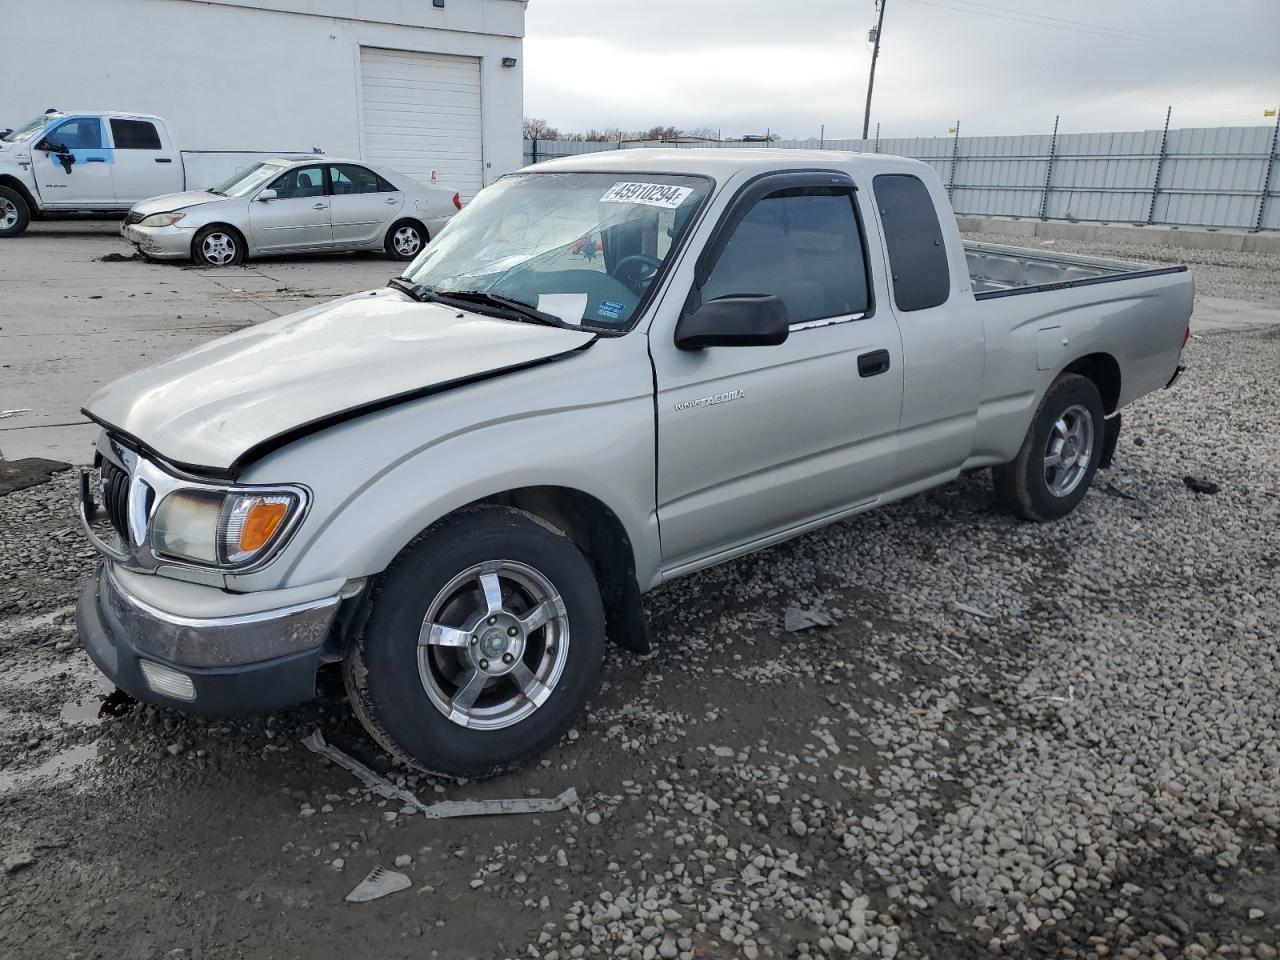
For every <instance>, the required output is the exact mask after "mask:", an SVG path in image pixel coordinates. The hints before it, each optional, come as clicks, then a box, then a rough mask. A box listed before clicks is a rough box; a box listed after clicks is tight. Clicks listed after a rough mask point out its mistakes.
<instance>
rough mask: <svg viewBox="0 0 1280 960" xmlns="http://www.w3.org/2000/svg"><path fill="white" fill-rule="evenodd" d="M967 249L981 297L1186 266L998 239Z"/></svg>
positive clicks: (975, 292)
mask: <svg viewBox="0 0 1280 960" xmlns="http://www.w3.org/2000/svg"><path fill="white" fill-rule="evenodd" d="M964 253H965V259H966V260H968V262H969V278H970V280H971V281H972V286H973V295H974V297H975V298H976V299H978V300H990V299H993V298H995V297H1010V296H1015V295H1017V294H1020V293H1035V292H1038V291H1042V290H1061V289H1064V288H1067V287H1077V286H1085V285H1087V284H1093V283H1109V282H1111V281H1113V280H1127V279H1130V278H1133V277H1151V276H1159V275H1160V274H1164V273H1179V272H1181V271H1184V270H1186V269H1187V268H1186V267H1185V266H1174V267H1157V266H1153V265H1151V264H1148V263H1135V262H1132V261H1128V260H1107V259H1104V258H1102V257H1086V256H1081V255H1078V254H1070V253H1049V252H1046V251H1041V250H1030V249H1027V248H1025V247H1010V246H1004V245H1003V244H995V243H966V244H965V245H964Z"/></svg>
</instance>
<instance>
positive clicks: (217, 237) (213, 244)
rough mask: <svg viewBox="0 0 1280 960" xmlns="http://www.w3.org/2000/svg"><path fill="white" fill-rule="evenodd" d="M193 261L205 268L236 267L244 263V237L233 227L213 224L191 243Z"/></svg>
mask: <svg viewBox="0 0 1280 960" xmlns="http://www.w3.org/2000/svg"><path fill="white" fill-rule="evenodd" d="M191 259H192V260H194V261H195V262H196V263H198V264H200V265H201V266H205V267H234V266H236V265H237V264H239V263H243V262H244V237H242V236H240V233H239V231H236V230H233V229H232V228H231V227H227V226H223V225H222V224H220V223H215V224H211V225H210V226H207V227H205V228H203V229H202V230H200V231H199V232H198V233H197V234H196V237H195V239H194V240H192V241H191Z"/></svg>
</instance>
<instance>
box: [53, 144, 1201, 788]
mask: <svg viewBox="0 0 1280 960" xmlns="http://www.w3.org/2000/svg"><path fill="white" fill-rule="evenodd" d="M1191 305H1192V279H1191V275H1190V273H1188V272H1187V270H1186V268H1185V267H1165V268H1154V267H1148V266H1144V265H1142V264H1133V263H1123V262H1117V261H1111V260H1099V259H1093V258H1089V257H1075V256H1064V255H1051V254H1045V253H1042V252H1039V251H1031V250H1019V249H1016V248H1012V247H996V246H981V245H968V246H966V244H964V242H963V241H962V240H961V237H960V234H959V232H958V231H957V229H956V224H955V218H954V217H953V216H952V213H951V209H950V206H949V204H948V202H947V197H946V192H945V190H944V189H943V186H942V184H941V182H940V181H939V179H938V177H937V175H936V174H935V173H934V172H933V170H932V169H931V168H929V167H928V166H925V165H924V164H921V163H917V162H915V161H911V160H904V159H899V158H895V157H886V156H872V155H859V154H844V153H834V152H801V151H790V150H782V151H780V150H742V151H735V150H639V151H608V152H606V153H599V154H594V155H592V156H589V157H572V158H564V159H561V160H556V161H551V162H549V163H544V164H540V165H538V166H535V167H530V168H527V169H525V170H523V171H521V172H519V173H517V174H513V175H511V176H508V177H504V178H503V179H501V180H499V181H498V182H497V183H496V184H494V185H493V186H491V187H489V188H487V189H485V190H484V191H483V192H481V193H480V195H479V196H478V197H477V198H476V199H475V201H474V202H472V203H471V204H470V205H468V206H467V207H466V208H465V209H464V210H463V211H462V212H461V213H459V214H458V215H457V216H456V217H455V218H454V219H453V220H452V221H451V222H450V223H449V225H448V226H447V227H446V228H445V229H444V230H443V231H442V232H441V233H440V235H439V236H438V237H437V238H436V239H435V240H434V242H432V244H431V245H430V246H429V247H427V248H426V250H424V251H423V253H422V254H421V255H419V257H418V258H417V259H416V260H415V261H414V262H413V264H412V265H411V266H410V267H409V268H408V270H407V271H406V273H405V275H404V276H403V277H398V278H396V279H394V280H392V281H391V284H390V286H389V287H388V288H386V289H381V290H371V291H366V292H364V293H359V294H355V295H353V296H349V297H346V298H344V299H341V300H338V301H335V302H333V303H330V304H326V305H323V306H317V307H314V308H312V309H309V310H306V311H303V312H302V313H297V314H293V315H291V316H285V317H280V318H279V319H276V320H272V321H268V322H266V323H261V324H256V325H255V326H253V327H252V328H250V329H246V330H243V331H240V332H237V333H234V334H231V335H230V336H227V337H223V338H222V339H220V340H215V341H213V342H211V343H208V344H205V345H203V346H201V347H198V348H196V349H195V350H192V351H191V352H189V353H186V354H183V355H181V356H178V357H174V358H173V359H169V360H165V361H162V362H160V363H156V364H153V365H152V366H149V367H146V368H144V369H141V370H138V371H137V372H135V373H132V374H130V375H128V376H126V377H124V378H122V379H120V380H118V381H117V382H115V383H113V384H111V385H110V386H108V387H106V388H105V389H103V390H102V391H100V392H99V393H98V394H97V395H96V396H94V397H93V398H92V399H91V400H89V402H88V404H87V406H86V409H85V412H86V413H87V415H88V416H89V417H91V418H93V419H94V420H95V421H97V422H98V423H100V424H101V425H102V427H103V433H102V435H101V439H100V441H99V444H98V455H97V463H96V467H97V469H98V471H99V472H100V478H96V479H95V478H94V476H93V474H92V473H90V472H86V473H85V474H84V475H83V477H82V483H81V514H82V520H83V524H84V527H85V530H86V532H87V533H88V535H89V537H90V538H91V540H92V541H93V543H94V544H95V545H96V547H97V549H98V550H99V551H100V552H101V554H102V558H103V561H102V564H101V567H100V569H99V571H98V572H97V574H96V575H95V576H94V577H93V578H92V580H91V581H90V582H89V583H88V584H87V585H86V587H85V590H84V592H83V594H82V596H81V599H80V603H79V606H78V622H79V629H80V636H81V639H82V642H83V643H84V645H85V647H86V648H87V650H88V652H89V655H90V656H91V657H92V659H93V660H94V662H96V663H97V664H98V666H99V667H101V669H102V670H103V671H104V672H105V673H106V674H107V675H108V676H109V677H111V678H112V679H113V680H114V681H115V682H116V683H117V684H118V685H119V686H120V687H122V688H124V689H125V690H127V691H128V692H129V693H132V694H133V695H135V696H137V697H140V698H142V699H145V700H148V701H150V702H153V703H158V704H164V705H168V706H172V707H175V708H177V709H181V710H187V711H192V712H196V713H206V714H220V713H237V712H240V713H243V712H254V711H263V710H271V709H275V708H278V707H282V706H285V705H288V704H292V703H297V702H300V701H303V700H306V699H309V698H310V697H312V696H314V695H315V692H316V682H317V675H318V673H319V672H320V671H323V670H330V669H340V670H341V671H342V675H343V677H344V678H345V682H346V688H347V692H348V695H349V698H350V701H351V703H352V706H353V707H354V708H355V710H356V712H357V714H358V715H359V717H360V718H361V720H362V721H363V722H364V724H365V725H366V727H367V729H368V730H369V731H370V732H371V733H372V735H373V736H374V737H375V738H376V739H377V741H378V742H379V743H381V744H382V745H383V746H384V747H385V748H386V749H388V750H389V751H391V752H392V753H394V754H395V755H396V756H398V757H400V758H401V759H402V760H404V761H405V762H407V763H410V764H413V765H415V766H418V767H421V768H428V769H433V770H439V771H444V772H447V773H451V774H457V775H467V776H476V775H484V774H489V773H493V772H496V771H499V770H502V769H505V768H507V767H510V766H512V765H513V764H516V763H519V762H521V761H523V760H526V759H528V758H530V757H532V756H534V755H535V754H537V753H538V752H539V751H541V750H543V749H544V748H546V747H547V746H548V745H549V744H551V743H553V742H554V741H555V740H556V739H557V738H558V737H560V736H561V735H562V734H564V732H565V731H566V730H567V729H568V728H569V726H570V725H571V724H572V723H573V721H574V718H575V717H576V716H577V715H578V713H579V711H580V710H581V709H582V707H583V705H584V704H585V702H586V701H587V699H588V697H590V696H591V694H592V693H593V691H594V690H595V689H596V686H597V684H598V683H599V680H600V675H601V664H602V658H603V655H604V648H605V640H606V637H608V638H610V639H612V640H613V641H614V642H616V643H618V644H621V645H622V646H624V647H626V648H629V649H632V650H637V651H643V650H646V649H648V643H649V640H648V636H647V632H646V628H645V623H644V616H643V611H642V607H641V599H640V598H641V595H642V594H643V593H644V592H645V591H647V590H652V589H653V588H655V587H657V586H659V585H660V584H662V583H664V582H666V581H668V580H670V579H671V578H673V577H678V576H681V575H682V574H687V573H690V572H692V571H695V570H699V569H701V568H703V567H707V566H709V565H711V564H715V563H720V562H723V561H725V560H729V559H730V558H732V557H736V556H740V555H742V554H745V553H748V552H750V551H753V550H759V549H761V548H762V547H767V546H769V545H770V544H774V543H778V542H779V541H781V540H784V539H786V538H788V537H794V536H796V535H798V534H802V533H804V532H805V531H807V530H812V529H814V528H815V527H818V526H821V525H822V524H828V523H832V522H835V521H838V520H841V519H844V518H847V517H851V516H853V515H854V514H857V513H859V512H861V511H864V510H869V509H871V508H873V507H878V506H882V505H883V504H886V503H889V502H891V501H893V500H897V499H899V498H901V497H906V496H909V495H911V494H913V493H917V492H919V491H921V490H926V489H928V488H930V487H934V486H937V485H938V484H942V483H946V482H948V481H950V480H953V479H955V478H956V477H957V476H958V475H959V474H960V473H961V472H962V471H966V470H974V469H977V468H983V467H990V468H993V469H994V475H995V486H996V490H997V491H998V493H999V495H1000V498H1001V500H1002V501H1003V502H1004V503H1006V504H1007V505H1008V507H1009V508H1010V509H1011V510H1012V511H1013V512H1015V513H1016V514H1017V515H1019V516H1021V517H1024V518H1026V519H1029V520H1050V519H1055V518H1060V517H1063V516H1065V515H1067V514H1068V513H1070V512H1071V511H1072V510H1073V509H1074V508H1075V507H1076V506H1077V504H1079V503H1080V501H1081V499H1082V498H1083V497H1084V496H1085V493H1086V491H1087V490H1088V489H1089V485H1090V482H1091V480H1092V479H1093V476H1094V471H1096V470H1097V469H1098V468H1099V467H1101V466H1106V465H1107V464H1108V461H1109V459H1110V456H1111V452H1112V450H1113V449H1114V446H1115V441H1116V436H1117V433H1118V431H1119V429H1120V411H1121V410H1122V409H1123V408H1124V407H1125V405H1127V404H1129V403H1131V402H1132V401H1134V400H1136V399H1137V398H1139V397H1141V396H1142V395H1143V394H1146V393H1149V392H1150V391H1152V390H1155V389H1157V388H1160V387H1163V386H1166V385H1168V384H1170V383H1171V382H1172V381H1173V379H1174V378H1175V377H1176V376H1177V374H1178V371H1179V370H1180V369H1181V366H1180V358H1181V354H1182V348H1183V346H1184V344H1185V342H1186V337H1187V331H1188V322H1189V319H1190V315H1191Z"/></svg>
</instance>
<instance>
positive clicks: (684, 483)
mask: <svg viewBox="0 0 1280 960" xmlns="http://www.w3.org/2000/svg"><path fill="white" fill-rule="evenodd" d="M859 196H860V195H859V194H856V193H855V192H854V189H853V183H852V181H850V180H849V179H848V178H847V177H845V176H844V175H842V174H834V173H833V174H826V173H822V174H808V173H806V174H781V175H775V176H773V177H768V178H764V179H762V180H760V181H757V182H756V183H755V184H754V185H753V186H751V187H749V188H747V189H745V190H744V191H743V192H742V193H741V194H739V196H738V197H737V198H736V199H735V201H734V203H733V205H731V207H730V208H729V210H728V211H726V213H725V215H724V217H723V218H722V220H721V221H720V225H719V226H718V227H717V231H718V233H714V234H712V236H711V238H710V240H709V241H708V243H707V245H706V247H704V251H703V257H705V258H706V261H705V262H704V261H703V260H699V263H698V267H697V277H698V279H696V280H695V282H694V290H693V291H692V292H691V296H690V298H689V301H688V302H687V303H686V305H685V307H684V310H690V309H693V308H696V306H698V305H699V303H705V302H709V301H711V300H714V299H716V298H717V297H721V296H727V295H735V294H771V295H773V296H776V297H778V298H779V299H780V300H782V302H783V304H784V305H785V306H786V308H787V314H788V319H789V320H790V329H789V332H788V336H787V339H786V340H785V341H784V342H783V343H781V344H778V345H774V346H715V347H706V348H703V349H698V350H681V349H679V348H677V347H676V345H675V343H674V337H673V333H674V325H672V326H671V327H670V328H668V329H665V330H663V329H660V328H659V326H658V324H656V323H655V326H654V328H653V330H651V333H650V351H651V354H652V358H653V365H654V372H655V377H656V381H657V407H658V409H657V419H658V497H657V499H658V522H659V528H660V531H661V540H662V562H663V569H664V572H666V573H667V574H676V573H681V572H685V571H687V570H689V569H695V568H697V567H699V566H704V565H706V564H708V563H713V562H717V561H719V560H722V559H726V558H727V557H729V556H732V555H734V554H736V553H741V552H745V551H747V550H750V549H754V548H755V547H756V546H758V545H760V544H761V543H763V542H768V541H769V540H770V539H771V538H772V539H776V538H781V537H782V536H786V535H788V534H789V533H792V532H795V531H796V530H798V529H801V528H803V527H804V525H806V524H809V523H816V522H819V521H822V520H824V519H829V518H831V517H833V516H835V515H838V514H839V513H841V512H843V511H846V510H849V509H852V508H855V507H858V506H861V505H863V504H869V503H872V502H874V501H875V500H876V499H877V497H878V496H879V495H880V494H881V493H883V492H884V491H885V490H887V489H889V488H890V487H891V486H892V480H893V473H894V467H895V463H896V459H897V445H898V437H897V431H898V418H899V410H900V407H901V404H902V383H903V366H902V341H901V337H900V335H899V332H898V325H897V323H896V322H895V320H894V317H893V313H892V311H890V310H887V309H877V308H876V303H875V297H874V295H873V290H874V288H875V286H876V283H875V280H874V278H875V277H876V276H878V275H879V273H878V271H879V270H880V269H881V268H880V267H879V266H876V267H875V268H874V269H872V268H871V261H870V259H869V258H868V257H867V256H866V255H865V252H864V251H865V249H866V244H865V241H864V239H863V231H862V221H863V218H862V217H861V216H860V210H859V207H858V201H859ZM882 282H883V281H882Z"/></svg>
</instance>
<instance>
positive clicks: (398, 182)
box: [120, 157, 462, 267]
mask: <svg viewBox="0 0 1280 960" xmlns="http://www.w3.org/2000/svg"><path fill="white" fill-rule="evenodd" d="M461 208H462V201H461V198H460V197H459V195H458V194H457V193H456V192H454V191H453V190H450V189H449V188H447V187H439V186H426V185H424V184H421V183H418V182H417V181H415V180H410V179H409V178H408V177H405V176H402V175H400V174H398V173H394V172H392V171H390V170H386V169H383V168H380V167H373V166H370V165H369V164H367V163H360V162H357V161H354V160H334V159H330V158H328V157H325V158H319V157H317V158H314V159H310V158H309V159H306V160H269V161H267V162H266V163H259V164H255V165H254V166H252V167H250V168H248V169H247V170H242V171H240V172H238V173H237V174H235V176H233V177H232V178H231V179H229V180H227V181H226V182H225V183H221V184H219V185H218V186H216V187H211V188H210V189H208V190H205V191H193V192H189V193H172V194H167V195H165V196H163V197H152V198H151V199H150V200H143V201H142V202H141V203H139V204H136V205H135V206H134V207H133V209H132V210H130V211H129V215H128V216H127V217H126V218H125V221H124V223H123V224H122V225H121V227H120V235H121V236H123V237H124V238H125V239H126V240H128V241H129V242H130V243H132V244H134V245H135V246H136V247H137V248H138V249H139V250H141V251H142V252H143V253H144V254H145V255H146V256H148V257H154V258H156V259H160V260H187V259H191V260H194V261H196V263H200V264H204V265H206V266H211V267H226V266H231V265H232V264H236V263H240V262H241V261H242V260H244V259H245V258H246V257H261V256H274V255H276V254H286V253H288V254H294V253H331V252H338V251H352V250H384V251H386V254H387V256H389V257H392V258H393V259H395V260H412V259H413V258H414V257H415V256H417V255H418V253H419V251H421V250H422V248H423V247H424V246H426V244H427V242H428V241H429V240H430V239H431V238H432V237H434V236H435V235H436V233H438V232H439V231H440V230H441V228H443V227H444V225H445V224H446V223H447V222H448V221H449V218H450V217H452V216H453V215H454V214H455V213H457V212H458V211H459V210H460V209H461Z"/></svg>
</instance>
